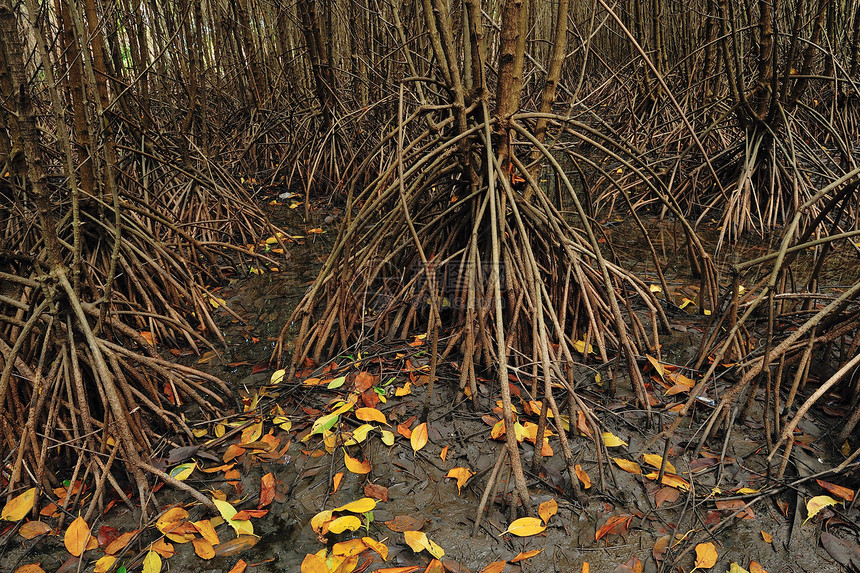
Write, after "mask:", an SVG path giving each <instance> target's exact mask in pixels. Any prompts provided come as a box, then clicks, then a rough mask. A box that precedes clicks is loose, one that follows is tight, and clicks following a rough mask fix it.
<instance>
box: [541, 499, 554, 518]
mask: <svg viewBox="0 0 860 573" xmlns="http://www.w3.org/2000/svg"><path fill="white" fill-rule="evenodd" d="M556 513H558V502H557V501H556V500H555V499H549V500H547V501H545V502H543V503H542V504H540V506H539V507H538V515H539V516H540V518H541V519H543V522H544V523H549V518H550V517H552V516H553V515H555V514H556Z"/></svg>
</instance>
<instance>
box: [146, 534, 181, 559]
mask: <svg viewBox="0 0 860 573" xmlns="http://www.w3.org/2000/svg"><path fill="white" fill-rule="evenodd" d="M149 550H150V551H155V552H156V553H158V554H159V555H161V556H162V557H164V558H165V559H170V558H171V557H173V554H174V553H176V550H175V549H174V548H173V545H171V544H170V543H167V542H166V541H165V540H164V539H163V538H162V539H156V540H155V541H154V542H153V543H152V545H150V546H149Z"/></svg>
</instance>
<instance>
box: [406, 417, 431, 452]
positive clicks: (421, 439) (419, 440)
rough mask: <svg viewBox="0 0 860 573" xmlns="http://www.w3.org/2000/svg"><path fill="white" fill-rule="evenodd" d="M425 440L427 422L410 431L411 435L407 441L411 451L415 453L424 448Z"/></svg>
mask: <svg viewBox="0 0 860 573" xmlns="http://www.w3.org/2000/svg"><path fill="white" fill-rule="evenodd" d="M427 439H428V437H427V422H423V423H421V424H418V425H417V426H415V429H414V430H412V435H411V436H410V437H409V441H410V442H411V444H412V450H413V451H416V452H417V451H418V450H420V449H421V448H423V447H424V446H426V445H427Z"/></svg>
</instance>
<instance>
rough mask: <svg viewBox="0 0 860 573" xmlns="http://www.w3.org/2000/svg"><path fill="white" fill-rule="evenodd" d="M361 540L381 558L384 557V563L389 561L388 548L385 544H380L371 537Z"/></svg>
mask: <svg viewBox="0 0 860 573" xmlns="http://www.w3.org/2000/svg"><path fill="white" fill-rule="evenodd" d="M361 540H362V541H363V542H364V544H365V545H367V546H368V547H370V548H371V549H373V550H374V551H376V552H377V553H379V556H380V557H382V560H383V561H386V560H387V559H388V547H387V546H386V545H385V544H384V543H380V542H379V541H376V540H375V539H373V538H371V537H362V538H361Z"/></svg>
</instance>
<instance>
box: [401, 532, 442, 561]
mask: <svg viewBox="0 0 860 573" xmlns="http://www.w3.org/2000/svg"><path fill="white" fill-rule="evenodd" d="M403 537H404V539H405V540H406V545H408V546H409V547H410V549H412V551H414V552H415V553H420V552H421V551H423V550H424V549H426V550H427V552H428V553H429V554H430V555H432V556H433V557H435V558H436V559H442V557H443V556H444V555H445V552H444V551H443V550H442V548H441V547H439V546H438V545H436V544H435V543H433V542H432V541H431V540H430V538H428V537H427V534H426V533H424V532H423V531H404V532H403Z"/></svg>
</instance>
